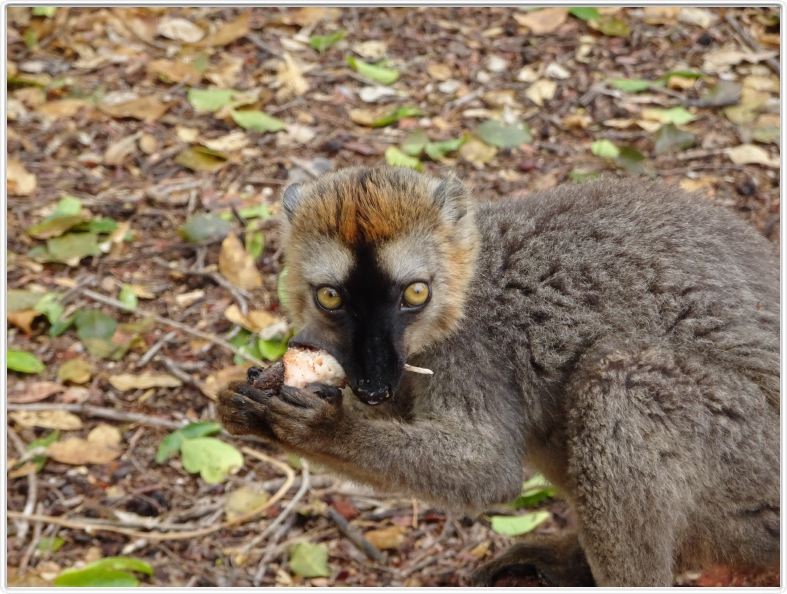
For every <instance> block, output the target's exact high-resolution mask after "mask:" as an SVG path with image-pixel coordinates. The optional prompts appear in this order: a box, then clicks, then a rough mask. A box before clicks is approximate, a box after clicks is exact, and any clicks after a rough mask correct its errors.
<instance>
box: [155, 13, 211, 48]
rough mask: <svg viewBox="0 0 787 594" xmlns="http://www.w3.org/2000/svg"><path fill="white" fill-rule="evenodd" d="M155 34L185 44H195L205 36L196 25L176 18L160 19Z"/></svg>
mask: <svg viewBox="0 0 787 594" xmlns="http://www.w3.org/2000/svg"><path fill="white" fill-rule="evenodd" d="M156 32H157V33H158V34H159V35H161V36H162V37H166V38H167V39H172V40H174V41H185V42H186V43H197V42H198V41H199V40H200V39H202V38H203V37H204V36H205V32H204V31H203V30H202V29H201V28H199V27H198V26H197V25H195V24H194V23H192V22H191V21H189V20H187V19H181V18H177V17H176V18H166V19H162V20H161V21H160V22H159V24H158V27H157V28H156Z"/></svg>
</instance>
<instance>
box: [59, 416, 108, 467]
mask: <svg viewBox="0 0 787 594" xmlns="http://www.w3.org/2000/svg"><path fill="white" fill-rule="evenodd" d="M120 437H121V436H120V431H118V430H117V429H116V428H115V427H113V426H111V425H107V424H106V423H100V424H99V425H97V426H96V427H95V429H93V430H92V431H91V432H90V433H88V436H87V439H82V438H81V437H70V438H68V439H64V440H63V441H58V442H55V443H53V444H52V445H50V446H49V447H48V448H47V449H46V453H47V455H48V456H50V457H51V458H52V459H53V460H56V461H57V462H61V463H63V464H72V465H75V466H81V465H83V464H107V463H108V462H111V461H112V460H115V459H116V458H118V457H119V456H120V454H122V453H123V450H122V449H121V448H120Z"/></svg>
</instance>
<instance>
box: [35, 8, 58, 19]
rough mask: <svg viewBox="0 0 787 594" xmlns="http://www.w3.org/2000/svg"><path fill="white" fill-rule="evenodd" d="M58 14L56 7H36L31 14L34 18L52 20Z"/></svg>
mask: <svg viewBox="0 0 787 594" xmlns="http://www.w3.org/2000/svg"><path fill="white" fill-rule="evenodd" d="M56 12H57V7H56V6H34V7H33V9H32V11H31V13H32V15H33V16H40V17H44V18H47V19H50V18H52V17H53V16H55V13H56Z"/></svg>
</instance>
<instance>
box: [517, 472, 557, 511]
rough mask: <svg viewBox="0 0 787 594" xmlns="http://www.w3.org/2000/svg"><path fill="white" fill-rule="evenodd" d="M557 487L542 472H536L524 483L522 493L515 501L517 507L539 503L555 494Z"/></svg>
mask: <svg viewBox="0 0 787 594" xmlns="http://www.w3.org/2000/svg"><path fill="white" fill-rule="evenodd" d="M555 492H556V490H555V487H553V486H552V485H550V484H549V481H547V480H546V479H545V478H544V476H543V475H542V474H535V475H533V476H532V477H531V478H530V479H528V480H527V481H525V482H524V483H522V493H521V494H520V495H519V497H517V498H516V499H515V500H514V502H513V505H514V508H515V509H521V508H523V507H532V506H534V505H538V504H539V503H541V502H542V501H544V500H545V499H549V498H550V497H554V496H555Z"/></svg>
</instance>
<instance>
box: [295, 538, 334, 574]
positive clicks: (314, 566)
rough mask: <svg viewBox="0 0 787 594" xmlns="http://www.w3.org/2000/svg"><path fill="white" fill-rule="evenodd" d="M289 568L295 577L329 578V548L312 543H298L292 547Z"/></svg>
mask: <svg viewBox="0 0 787 594" xmlns="http://www.w3.org/2000/svg"><path fill="white" fill-rule="evenodd" d="M289 566H290V569H291V570H292V572H293V573H294V574H295V575H299V576H301V577H303V578H315V577H326V576H329V575H331V569H330V567H328V547H327V546H326V545H324V544H313V543H310V542H299V543H296V544H294V545H292V547H290V559H289Z"/></svg>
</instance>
